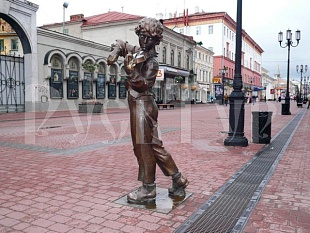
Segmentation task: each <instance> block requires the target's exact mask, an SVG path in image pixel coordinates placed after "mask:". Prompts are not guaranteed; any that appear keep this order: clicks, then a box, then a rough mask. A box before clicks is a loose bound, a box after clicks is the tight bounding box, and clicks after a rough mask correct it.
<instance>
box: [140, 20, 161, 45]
mask: <svg viewBox="0 0 310 233" xmlns="http://www.w3.org/2000/svg"><path fill="white" fill-rule="evenodd" d="M163 30H164V26H163V25H162V23H161V22H160V21H159V20H157V19H155V18H148V17H147V18H143V19H141V20H140V21H139V23H138V26H137V27H136V28H135V32H136V34H137V35H138V36H139V35H140V34H141V33H143V34H147V35H148V36H150V37H152V38H154V39H155V40H156V44H157V45H158V44H159V43H160V41H161V40H162V39H163V35H162V34H163Z"/></svg>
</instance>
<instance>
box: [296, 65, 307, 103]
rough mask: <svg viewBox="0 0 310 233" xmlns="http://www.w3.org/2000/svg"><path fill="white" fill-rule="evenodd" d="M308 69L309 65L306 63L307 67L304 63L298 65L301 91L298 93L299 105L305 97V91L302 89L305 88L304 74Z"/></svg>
mask: <svg viewBox="0 0 310 233" xmlns="http://www.w3.org/2000/svg"><path fill="white" fill-rule="evenodd" d="M307 70H308V66H307V65H305V68H304V66H303V65H300V67H299V66H298V65H297V66H296V71H297V73H300V88H299V93H298V97H299V98H297V105H298V104H301V105H302V103H303V99H304V97H305V91H302V90H304V88H303V85H302V74H303V73H306V72H307ZM303 92H304V94H303Z"/></svg>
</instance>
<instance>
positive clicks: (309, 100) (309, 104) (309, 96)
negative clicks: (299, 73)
mask: <svg viewBox="0 0 310 233" xmlns="http://www.w3.org/2000/svg"><path fill="white" fill-rule="evenodd" d="M307 98H308V107H307V109H309V106H310V94H309V95H307Z"/></svg>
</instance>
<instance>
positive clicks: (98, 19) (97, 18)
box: [82, 11, 145, 26]
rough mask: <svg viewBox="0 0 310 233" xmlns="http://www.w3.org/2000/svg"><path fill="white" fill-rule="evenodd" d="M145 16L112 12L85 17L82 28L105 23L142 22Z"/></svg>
mask: <svg viewBox="0 0 310 233" xmlns="http://www.w3.org/2000/svg"><path fill="white" fill-rule="evenodd" d="M144 17H145V16H139V15H132V14H127V13H122V12H116V11H110V12H107V13H104V14H99V15H94V16H89V17H85V18H84V20H83V25H82V26H94V25H99V24H105V23H113V22H122V21H132V20H140V19H142V18H144Z"/></svg>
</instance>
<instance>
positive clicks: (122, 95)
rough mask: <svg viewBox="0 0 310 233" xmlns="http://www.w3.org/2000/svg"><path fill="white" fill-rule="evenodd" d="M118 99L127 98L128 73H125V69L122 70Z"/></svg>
mask: <svg viewBox="0 0 310 233" xmlns="http://www.w3.org/2000/svg"><path fill="white" fill-rule="evenodd" d="M118 97H119V98H120V99H126V97H127V91H126V72H125V69H124V67H122V69H121V81H120V82H119V88H118Z"/></svg>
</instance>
